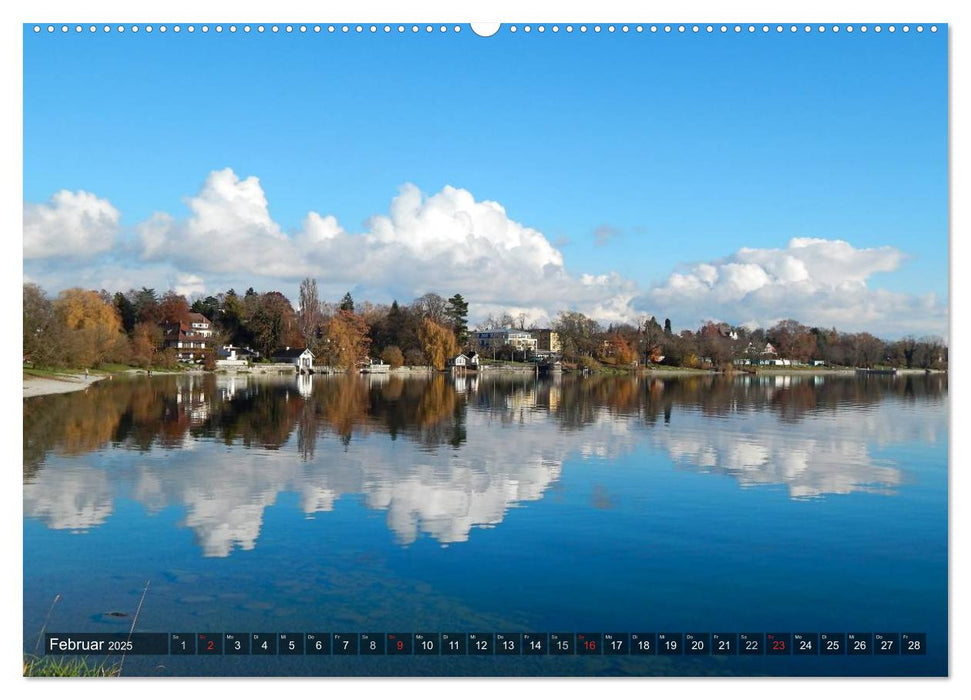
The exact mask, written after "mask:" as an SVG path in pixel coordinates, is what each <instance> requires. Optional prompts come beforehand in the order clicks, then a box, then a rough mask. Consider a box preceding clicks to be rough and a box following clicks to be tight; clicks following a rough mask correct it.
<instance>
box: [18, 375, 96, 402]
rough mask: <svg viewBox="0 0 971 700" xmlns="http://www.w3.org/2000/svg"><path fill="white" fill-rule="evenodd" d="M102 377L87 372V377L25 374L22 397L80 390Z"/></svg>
mask: <svg viewBox="0 0 971 700" xmlns="http://www.w3.org/2000/svg"><path fill="white" fill-rule="evenodd" d="M104 378H105V375H103V374H89V375H88V377H87V379H85V377H84V375H83V374H59V375H57V376H56V377H35V376H32V375H28V374H25V375H24V398H25V399H26V398H29V397H31V396H44V395H46V394H66V393H68V392H69V391H80V390H81V389H87V388H88V387H89V386H91V385H92V384H94V383H95V382H97V381H100V380H102V379H104Z"/></svg>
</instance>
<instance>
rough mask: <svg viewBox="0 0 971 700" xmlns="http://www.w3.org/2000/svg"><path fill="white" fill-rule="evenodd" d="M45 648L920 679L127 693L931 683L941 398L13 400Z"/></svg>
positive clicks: (454, 668)
mask: <svg viewBox="0 0 971 700" xmlns="http://www.w3.org/2000/svg"><path fill="white" fill-rule="evenodd" d="M23 410H24V471H23V489H24V490H23V507H24V534H23V537H24V627H23V639H24V650H25V653H30V652H32V651H33V649H34V647H35V642H36V640H37V637H38V634H39V633H40V631H41V629H42V628H43V626H44V621H45V618H46V617H47V615H48V612H49V610H50V609H51V605H52V601H53V600H54V598H55V596H57V595H60V599H59V600H58V602H57V604H56V605H55V606H54V608H53V611H52V612H51V613H50V619H49V622H48V624H47V630H48V631H49V632H127V631H128V630H129V628H130V626H131V624H132V616H133V615H134V614H135V611H136V609H137V608H138V605H139V601H140V599H141V598H142V595H143V592H145V588H146V583H147V582H150V583H148V590H147V592H145V594H144V601H143V603H142V607H141V609H140V611H139V612H138V618H137V624H136V631H139V632H183V633H196V632H243V633H249V632H263V633H273V632H291V633H299V632H317V631H319V632H339V633H379V632H475V633H514V632H563V633H584V632H601V633H610V632H618V633H623V632H634V633H637V632H655V633H657V632H688V633H691V632H698V633H717V632H727V633H738V632H752V633H778V632H811V633H819V632H823V633H825V632H847V633H858V632H862V633H878V632H914V633H925V634H926V635H927V636H926V654H925V655H920V656H900V655H893V656H883V655H874V654H870V655H866V656H852V655H846V654H842V655H838V656H820V655H814V656H796V655H785V656H765V655H758V656H745V655H733V656H712V655H703V656H692V655H676V656H666V655H644V656H641V655H596V656H581V655H571V656H522V655H520V656H495V655H493V656H481V657H479V656H434V657H433V656H414V655H412V656H407V657H403V656H374V657H371V656H357V657H352V656H338V655H333V656H220V657H199V656H195V657H193V656H165V657H158V656H130V657H128V658H127V659H126V660H125V664H124V672H125V675H277V674H282V675H407V674H417V675H426V674H427V675H557V676H562V675H571V674H596V675H671V674H674V675H683V674H688V675H709V674H714V675H737V674H742V675H751V674H768V675H840V676H845V675H865V676H871V675H883V674H889V675H944V674H946V673H947V572H948V569H947V564H948V561H947V513H948V511H947V508H948V491H947V488H948V473H947V465H948V394H947V377H946V375H939V374H935V375H926V376H925V375H906V376H895V377H890V376H870V377H856V376H852V375H850V376H843V375H808V374H793V375H778V376H749V375H745V376H741V377H734V378H730V377H714V376H690V377H673V378H656V377H655V378H652V377H647V376H640V377H628V376H622V377H616V376H591V377H576V376H573V375H566V376H563V377H562V378H560V377H555V378H549V379H535V378H534V377H533V376H531V375H504V376H496V375H493V376H489V375H485V376H476V375H469V376H463V377H451V376H443V375H437V376H431V377H424V378H400V377H397V376H378V375H373V376H371V377H367V376H363V377H360V376H336V377H334V376H314V377H294V376H292V375H291V376H278V377H276V376H274V377H258V376H249V375H239V376H231V375H172V376H156V377H153V378H147V377H144V376H143V377H134V378H131V379H118V378H116V379H114V380H112V381H101V382H99V383H97V384H95V385H93V386H92V387H90V388H89V389H88V390H86V391H84V392H78V393H74V394H61V395H55V396H45V397H38V398H33V399H25V400H24V404H23Z"/></svg>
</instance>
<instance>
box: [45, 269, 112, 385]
mask: <svg viewBox="0 0 971 700" xmlns="http://www.w3.org/2000/svg"><path fill="white" fill-rule="evenodd" d="M53 311H54V316H55V319H56V323H58V324H59V325H61V327H62V328H63V329H64V332H65V342H64V356H63V359H64V361H65V362H66V363H67V364H68V365H71V366H74V367H91V366H96V365H99V364H101V363H102V362H106V361H108V360H123V359H127V357H126V356H127V353H128V342H127V340H126V338H125V336H124V334H123V333H122V327H121V320H120V319H119V318H118V312H117V310H116V309H115V308H114V306H112V305H111V304H106V303H105V302H104V300H103V299H102V298H101V296H100V295H99V294H98V293H97V292H92V291H89V290H85V289H78V288H74V289H67V290H65V291H63V292H61V293H60V294H59V295H58V297H57V299H56V300H55V301H54V304H53Z"/></svg>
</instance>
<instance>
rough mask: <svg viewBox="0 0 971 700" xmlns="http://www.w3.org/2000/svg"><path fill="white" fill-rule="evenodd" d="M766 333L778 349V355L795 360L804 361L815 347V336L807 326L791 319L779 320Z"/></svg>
mask: <svg viewBox="0 0 971 700" xmlns="http://www.w3.org/2000/svg"><path fill="white" fill-rule="evenodd" d="M766 335H767V337H768V339H769V342H770V343H772V344H773V345H774V346H775V348H776V350H778V351H779V355H780V357H783V358H786V359H789V360H793V361H795V362H806V361H808V360H809V358H810V357H811V356H812V354H813V352H814V351H815V349H816V336H814V335H813V334H812V332H811V331H810V329H809V328H807V327H806V326H804V325H802V324H801V323H799V322H798V321H794V320H793V319H791V318H790V319H786V320H785V321H779V323H777V324H775V325H774V326H772V328H770V329H769V330H768V331H767V332H766Z"/></svg>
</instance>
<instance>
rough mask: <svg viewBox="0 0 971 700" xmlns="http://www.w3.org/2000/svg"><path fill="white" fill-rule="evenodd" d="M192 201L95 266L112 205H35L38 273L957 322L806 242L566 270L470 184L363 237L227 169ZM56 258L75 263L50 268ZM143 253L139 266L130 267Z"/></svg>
mask: <svg viewBox="0 0 971 700" xmlns="http://www.w3.org/2000/svg"><path fill="white" fill-rule="evenodd" d="M185 202H186V205H187V207H188V210H189V214H188V216H186V217H182V218H179V217H176V216H173V215H172V214H170V213H166V212H157V213H155V214H153V215H152V216H151V217H150V218H148V219H146V220H144V221H142V222H141V223H139V224H138V225H137V226H135V227H134V234H135V235H134V240H133V241H132V245H134V246H135V250H137V253H133V252H132V251H130V250H128V249H126V248H123V247H116V248H115V250H114V251H112V252H113V255H104V256H102V257H101V258H99V259H98V262H99V263H102V264H97V265H95V264H92V263H91V262H90V258H89V256H90V255H92V254H95V253H98V252H104V251H106V250H108V249H109V248H110V247H111V246H112V241H113V240H114V239H115V237H116V234H117V233H118V223H119V219H120V216H119V213H118V211H117V210H116V209H115V208H114V207H112V206H111V204H110V203H108V201H107V200H104V199H99V198H97V197H96V196H94V195H92V194H89V193H86V192H78V193H71V192H67V191H62V192H59V193H57V194H55V195H54V197H52V198H51V201H50V202H49V203H47V204H25V206H24V232H25V235H24V258H25V274H28V275H29V276H30V277H31V279H35V280H37V281H38V282H39V283H41V284H43V285H45V286H48V287H50V286H53V287H54V288H55V289H57V288H64V287H70V286H75V285H78V284H81V285H83V286H87V287H91V288H101V287H104V288H107V289H125V288H128V287H129V286H141V285H143V284H148V285H149V286H156V287H159V288H162V287H166V286H167V287H169V288H173V289H176V291H179V292H181V293H184V294H187V295H193V294H206V293H214V292H218V291H223V290H225V289H228V288H229V287H238V286H240V285H241V284H244V283H245V285H246V286H250V285H253V286H254V287H256V288H262V289H277V290H279V291H282V292H284V293H285V294H288V295H290V296H291V297H295V296H296V291H297V286H298V284H299V282H300V280H301V279H303V278H304V277H308V276H309V277H314V278H316V279H317V280H318V283H319V286H320V290H321V294H322V296H324V297H325V298H335V299H336V298H338V297H339V296H340V295H342V294H343V293H344V292H345V291H347V290H348V289H351V290H353V292H354V295H355V297H359V298H367V299H371V300H372V301H377V302H390V301H391V299H393V298H397V299H400V300H405V301H407V300H410V299H413V298H415V297H417V296H420V295H421V294H423V293H425V292H428V291H435V292H438V293H440V294H444V295H446V296H447V295H450V294H452V293H454V292H460V293H461V294H462V295H463V296H464V297H465V298H466V299H467V300H468V301H469V302H470V306H469V314H470V320H471V321H472V323H473V324H475V323H476V322H478V321H481V320H483V319H485V318H486V317H487V316H489V315H490V314H495V315H500V314H502V313H505V312H509V313H512V314H513V315H514V316H516V315H518V314H523V315H524V316H525V317H526V321H527V323H536V324H539V325H546V324H548V323H550V322H551V321H552V320H553V318H555V316H556V313H557V312H558V311H560V310H567V309H569V310H577V311H581V312H583V313H585V314H587V315H589V316H591V317H593V318H595V319H597V320H598V321H600V322H601V323H604V324H608V323H618V322H634V321H636V320H638V319H639V318H641V317H644V316H650V315H656V316H658V317H659V318H661V317H668V318H671V319H672V320H673V321H674V323H675V325H676V326H678V327H682V328H684V327H687V328H692V327H695V326H697V325H698V323H699V322H700V321H701V320H702V319H709V318H711V319H716V320H725V321H728V322H731V323H746V324H749V325H763V326H768V325H772V324H773V323H774V322H776V321H778V320H780V319H783V318H796V319H798V320H800V321H803V322H805V323H809V324H814V325H825V326H833V325H835V326H836V327H838V328H840V329H841V330H869V331H871V332H874V333H878V334H883V335H891V336H892V335H901V334H904V333H916V334H920V335H923V334H926V333H938V334H941V335H944V334H945V332H946V327H947V309H946V306H945V305H944V304H943V303H942V302H941V301H940V300H939V299H937V298H936V297H935V296H934V295H933V294H929V295H925V296H920V297H918V296H915V295H910V294H901V293H896V292H892V291H889V290H887V289H881V288H877V287H875V286H873V276H874V275H876V274H878V273H881V272H892V271H894V270H896V269H898V268H899V267H900V266H901V264H902V263H903V262H904V260H905V257H906V256H905V254H904V253H903V252H902V251H900V250H898V249H896V248H892V247H878V248H856V247H854V246H853V245H852V244H850V243H848V242H846V241H842V240H835V239H825V238H793V239H792V240H791V241H789V243H788V245H787V246H786V247H784V248H741V249H739V250H738V251H737V252H735V253H734V254H732V255H730V256H728V257H727V258H723V259H720V260H714V261H702V262H698V263H697V264H694V265H691V266H688V267H686V268H684V269H679V270H676V271H674V272H673V273H671V274H670V275H669V276H668V278H667V279H666V280H665V281H664V282H663V283H661V284H659V285H656V286H654V287H653V288H649V289H647V290H646V291H645V290H644V289H643V288H641V287H640V286H639V285H638V284H637V282H635V281H634V280H632V279H629V278H626V277H624V276H622V275H620V274H617V273H614V272H611V273H607V274H587V273H586V271H584V270H574V269H568V268H567V266H566V264H565V262H564V259H563V255H562V253H561V252H560V250H559V249H558V245H557V244H554V243H553V242H551V240H550V239H549V238H548V237H547V236H546V235H545V234H544V233H542V232H541V231H539V230H537V229H535V228H532V227H530V226H528V225H526V224H524V223H521V222H519V221H517V220H516V219H515V218H513V217H512V216H511V215H510V213H509V212H507V211H506V209H505V208H504V207H503V206H502V205H501V204H499V203H498V202H495V201H489V200H480V199H476V198H475V197H474V195H473V194H472V193H471V192H469V191H468V190H465V189H462V188H459V187H452V186H446V187H444V188H443V189H442V190H441V191H439V192H436V193H433V194H430V195H429V194H426V193H423V192H422V191H421V190H419V189H418V188H417V187H416V186H414V185H412V184H405V185H404V186H403V187H402V188H401V189H400V191H399V192H398V193H397V194H396V195H395V196H394V197H393V198H392V199H391V201H390V204H389V206H388V209H387V212H386V213H384V214H379V215H375V216H372V217H371V218H370V219H368V220H367V221H366V222H365V223H364V225H363V226H362V228H361V230H358V231H349V230H347V229H345V228H344V226H342V225H341V223H340V222H339V221H338V220H337V219H336V218H335V217H334V216H332V215H328V214H322V213H318V212H316V211H309V212H307V214H306V215H305V217H304V218H303V220H302V222H301V223H300V225H299V227H298V228H296V229H292V230H285V229H284V227H283V226H282V225H281V224H280V223H278V222H277V221H276V220H274V219H273V217H272V216H271V214H270V203H269V202H268V201H267V197H266V194H265V192H264V191H263V187H262V185H261V183H260V180H259V179H258V178H257V177H254V176H248V177H240V176H239V175H237V174H236V173H235V172H234V171H233V170H232V169H230V168H225V169H223V170H216V171H213V172H211V173H210V174H209V175H208V177H207V178H206V179H205V181H204V183H203V184H202V186H201V188H200V189H199V191H198V192H197V193H196V194H195V195H193V196H191V197H188V198H187V199H186V200H185ZM617 235H618V232H617V230H616V229H613V228H611V227H609V226H606V225H605V226H601V227H599V228H598V229H597V230H596V231H595V232H594V237H595V239H596V242H597V243H598V244H605V243H607V242H608V241H612V240H614V239H615V238H616V236H617ZM559 245H562V242H560V243H559ZM55 255H58V256H63V257H60V258H58V259H57V260H50V261H45V260H41V259H40V258H47V257H54V256H55ZM132 255H137V256H138V257H140V261H138V262H137V263H135V264H132V262H133V261H132V260H131V256H132ZM62 280H63V281H62ZM129 280H133V282H132V283H129Z"/></svg>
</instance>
